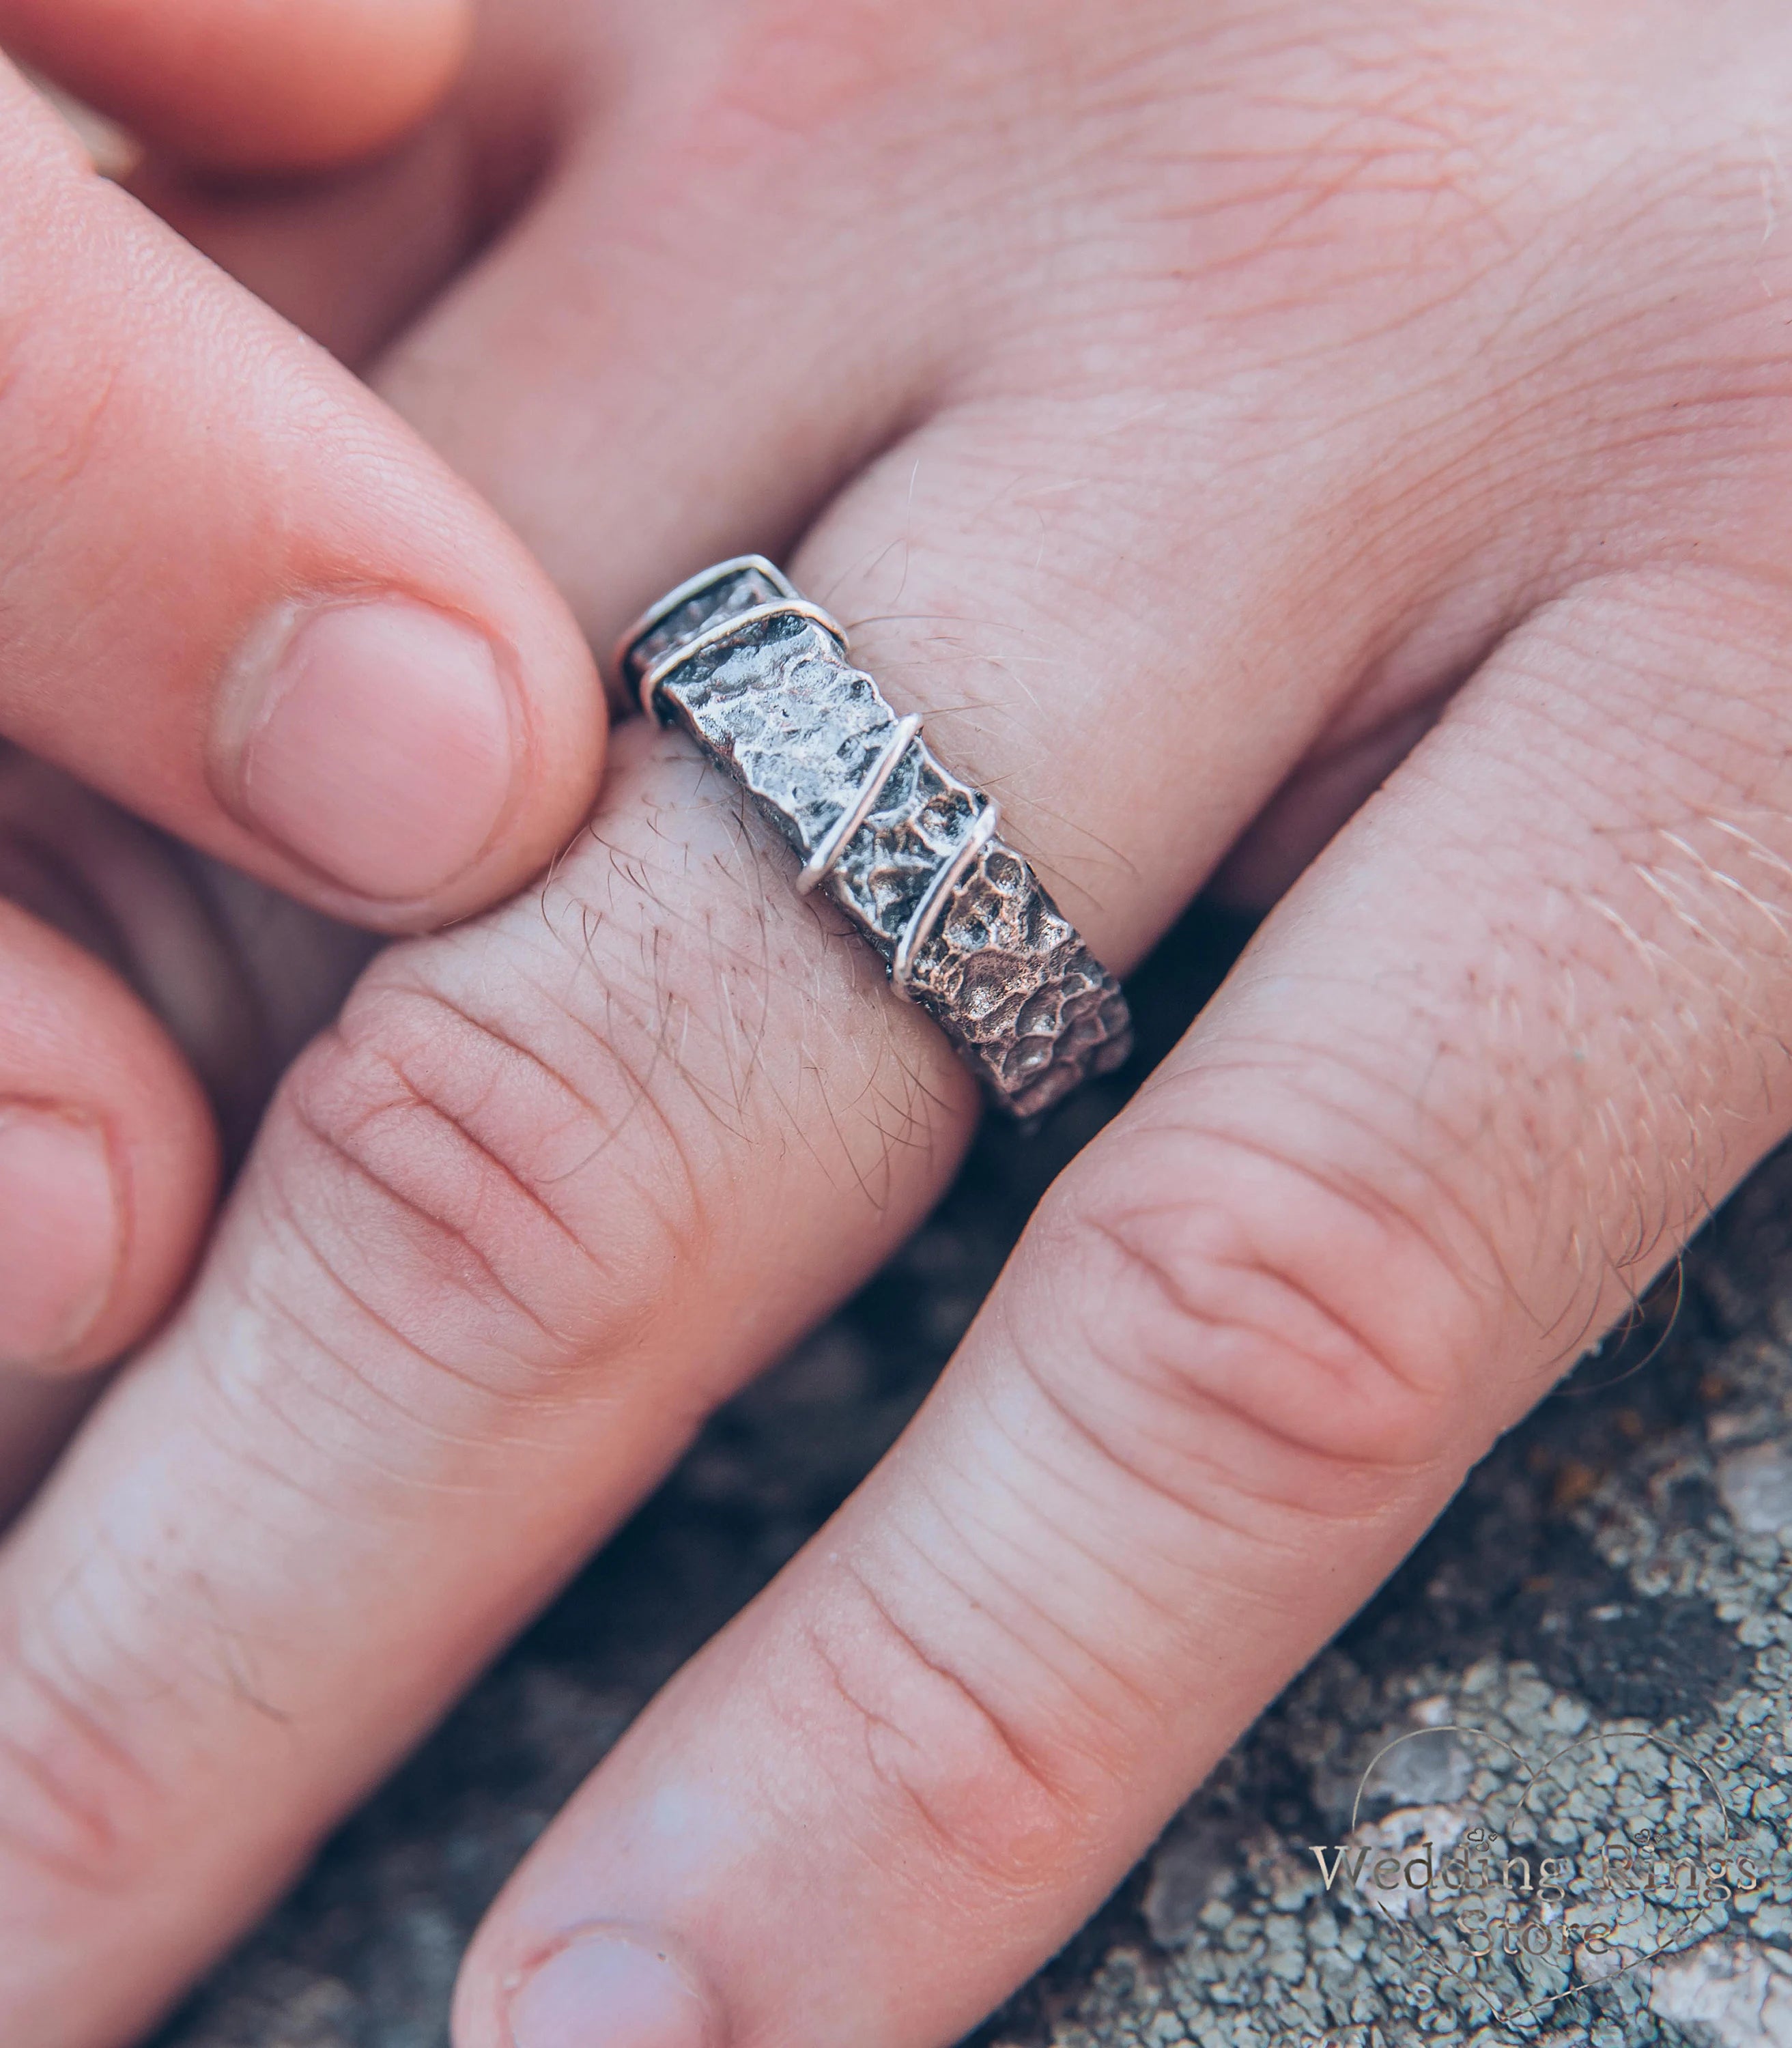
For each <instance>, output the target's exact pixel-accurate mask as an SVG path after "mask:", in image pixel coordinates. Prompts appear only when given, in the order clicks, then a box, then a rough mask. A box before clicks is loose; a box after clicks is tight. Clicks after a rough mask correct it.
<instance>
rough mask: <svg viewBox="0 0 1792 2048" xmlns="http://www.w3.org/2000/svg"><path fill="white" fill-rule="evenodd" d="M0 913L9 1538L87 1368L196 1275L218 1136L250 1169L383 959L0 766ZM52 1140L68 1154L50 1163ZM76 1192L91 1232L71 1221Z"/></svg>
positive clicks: (22, 770) (132, 827)
mask: <svg viewBox="0 0 1792 2048" xmlns="http://www.w3.org/2000/svg"><path fill="white" fill-rule="evenodd" d="M0 902H6V903H10V906H11V910H10V913H9V914H10V915H11V916H12V917H14V920H15V922H14V927H13V929H14V930H15V931H17V933H21V935H22V945H21V946H20V947H16V948H14V951H13V953H12V960H13V971H14V981H15V983H18V987H16V988H15V989H14V991H12V993H11V994H10V995H9V997H8V999H7V1000H6V1003H4V1004H3V1005H0V1011H3V1014H0V1038H3V1039H4V1040H5V1041H6V1043H7V1045H9V1047H10V1051H9V1053H8V1054H7V1056H6V1059H5V1061H4V1062H3V1063H0V1064H3V1065H4V1066H5V1068H6V1081H5V1085H4V1087H0V1098H4V1100H3V1104H0V1120H4V1119H9V1118H10V1131H11V1134H12V1154H11V1158H12V1165H11V1166H10V1168H8V1169H7V1170H6V1173H5V1175H4V1178H5V1181H6V1189H5V1192H4V1193H3V1194H0V1215H3V1216H4V1219H5V1220H4V1221H3V1222H0V1324H5V1325H7V1327H9V1328H10V1330H11V1331H12V1332H13V1334H12V1336H11V1337H10V1339H0V1520H4V1519H9V1518H10V1515H11V1514H12V1512H13V1511H14V1509H15V1508H16V1507H17V1505H18V1504H19V1503H20V1502H21V1501H22V1500H23V1499H25V1496H26V1495H27V1494H28V1492H29V1489H30V1488H31V1487H32V1485H33V1484H35V1483H36V1481H37V1479H38V1478H39V1477H40V1476H41V1474H42V1472H44V1471H45V1470H46V1469H48V1465H49V1464H50V1462H51V1460H52V1457H53V1456H54V1454H55V1453H56V1451H57V1450H58V1449H60V1446H61V1445H62V1444H63V1443H64V1441H66V1439H67V1437H68V1434H69V1433H71V1432H72V1429H73V1428H74V1425H75V1424H76V1422H77V1421H78V1420H79V1418H80V1414H81V1413H82V1411H83V1409H84V1408H85V1407H86V1406H87V1405H88V1404H89V1403H90V1402H91V1400H92V1399H93V1398H94V1396H95V1394H96V1392H97V1391H98V1388H99V1379H100V1378H101V1377H103V1375H95V1373H92V1372H91V1371H83V1367H88V1366H92V1365H97V1364H99V1363H102V1362H103V1361H109V1360H112V1359H114V1358H116V1357H117V1356H118V1355H119V1354H120V1353H121V1352H122V1351H123V1350H125V1349H126V1348H127V1347H128V1346H129V1345H130V1344H134V1343H137V1342H138V1341H140V1340H142V1338H143V1337H144V1336H145V1335H146V1334H147V1333H148V1332H149V1330H150V1329H151V1328H153V1326H154V1325H156V1324H157V1323H158V1322H159V1321H161V1319H162V1317H164V1315H165V1313H166V1311H167V1309H168V1308H169V1305H170V1304H171V1302H172V1301H173V1298H174V1297H175V1295H176V1294H177V1292H178V1291H179V1289H180V1286H181V1285H182V1283H183V1282H184V1281H185V1279H186V1278H187V1277H188V1274H189V1272H190V1270H191V1267H192V1263H193V1260H194V1259H195V1257H196V1254H197V1251H198V1247H199V1241H200V1235H201V1233H202V1232H203V1229H204V1226H205V1224H207V1223H208V1221H209V1220H210V1214H211V1194H212V1190H213V1189H214V1187H215V1183H216V1180H217V1174H218V1161H217V1154H218V1150H219V1143H218V1136H217V1135H214V1131H213V1128H212V1122H213V1118H214V1117H215V1119H217V1121H218V1123H219V1127H220V1135H222V1136H223V1140H224V1145H225V1152H226V1158H227V1162H231V1163H234V1162H236V1161H239V1160H240V1158H241V1157H242V1153H243V1151H244V1150H245V1149H246V1144H247V1140H248V1137H249V1135H250V1132H251V1131H252V1130H253V1127H254V1123H255V1122H256V1121H258V1119H259V1117H260V1115H261V1112H262V1109H263V1108H264V1107H266V1102H267V1098H268V1096H269V1095H270V1093H271V1092H272V1091H273V1085H274V1083H275V1081H276V1080H277V1078H278V1076H279V1075H280V1073H281V1072H283V1071H284V1069H285V1067H286V1065H288V1064H289V1061H290V1060H291V1058H292V1057H293V1054H294V1053H296V1052H297V1049H298V1048H299V1047H300V1046H301V1045H302V1044H304V1041H306V1040H307V1039H308V1038H310V1037H311V1036H312V1034H313V1033H314V1032H315V1031H316V1029H317V1028H318V1026H319V1025H320V1023H321V1022H323V1021H324V1018H326V1017H328V1016H329V1015H332V1014H334V1013H335V1010H336V1008H337V1007H338V1005H339V1003H340V1001H341V999H342V996H343V994H345V993H346V991H347V985H348V983H349V982H350V981H351V980H352V979H353V976H354V972H355V969H356V968H358V967H359V965H360V964H361V963H362V962H363V961H364V960H365V959H366V957H367V951H368V948H369V946H370V944H371V943H372V942H371V941H370V940H369V939H368V938H367V937H366V935H365V934H363V933H358V932H355V931H354V930H352V929H350V928H348V927H346V926H336V925H328V924H326V923H325V921H324V920H322V919H320V918H318V917H315V916H314V915H313V914H312V913H308V912H306V911H304V910H302V909H301V906H298V905H297V904H295V903H293V902H291V901H290V900H289V899H288V898H284V897H280V896H276V895H273V894H269V893H268V892H266V891H264V890H258V889H257V887H256V886H255V885H254V884H253V883H251V882H248V881H247V880H246V879H245V878H244V877H242V876H241V875H236V874H235V872H234V871H231V870H227V869H223V868H216V869H211V868H208V867H205V866H204V863H201V862H200V861H199V859H197V857H196V856H192V855H187V854H186V853H185V852H184V849H181V848H178V847H177V846H176V845H175V844H173V842H172V841H169V840H166V839H165V838H164V837H162V836H161V835H158V834H157V833H155V832H151V831H150V830H149V828H146V827H145V826H142V825H139V824H137V823H136V822H135V821H134V820H132V819H130V818H128V817H126V816H125V815H124V814H123V813H122V812H119V811H117V810H115V809H113V807H112V806H111V805H108V804H106V803H105V802H103V801H102V800H101V799H99V797H95V796H93V795H91V793H89V792H87V790H84V789H82V788H81V787H80V785H79V784H77V783H74V782H70V781H69V780H68V778H66V777H64V776H62V775H59V774H56V772H55V771H54V770H50V769H48V768H46V767H45V766H42V764H41V763H39V762H34V761H33V760H31V759H30V758H29V757H28V756H25V755H22V754H13V755H11V756H10V757H7V756H4V755H0ZM72 948H78V949H79V950H72ZM206 1103H209V1104H210V1106H211V1115H207V1114H206V1113H205V1108H204V1104H206ZM46 1132H47V1133H48V1135H50V1136H52V1137H66V1138H68V1139H69V1140H70V1141H71V1142H69V1143H65V1144H64V1145H61V1146H51V1147H50V1148H48V1157H47V1158H46V1156H45V1150H46V1148H45V1134H46ZM75 1141H80V1142H81V1143H84V1144H87V1145H88V1146H91V1154H84V1153H82V1152H80V1146H79V1145H78V1144H76V1142H75ZM0 1149H3V1148H0ZM72 1153H74V1154H76V1156H78V1157H87V1158H90V1163H91V1158H92V1157H93V1156H95V1155H97V1156H98V1157H99V1158H103V1162H104V1163H105V1164H106V1165H107V1166H108V1167H109V1169H111V1170H110V1175H109V1177H107V1178H105V1179H101V1177H99V1176H98V1175H97V1174H96V1173H90V1174H89V1175H88V1176H87V1177H86V1179H85V1181H83V1177H82V1176H81V1175H80V1174H79V1173H74V1172H72V1170H71V1169H70V1167H69V1166H68V1163H67V1162H68V1160H69V1158H70V1157H71V1154H72ZM58 1157H60V1158H61V1159H62V1160H63V1161H64V1164H63V1165H62V1166H60V1167H58V1166H56V1158H58ZM34 1162H35V1163H34ZM83 1186H84V1189H85V1193H86V1195H87V1198H88V1206H89V1208H90V1209H91V1214H90V1215H89V1216H87V1218H86V1219H85V1220H83V1219H82V1218H81V1217H80V1216H78V1215H76V1214H74V1213H72V1212H73V1210H74V1209H75V1208H77V1207H78V1206H79V1205H80V1197H81V1196H82V1193H83ZM59 1191H60V1192H59ZM121 1254H128V1255H126V1256H121ZM83 1264H84V1266H85V1267H86V1269H87V1270H86V1273H85V1274H84V1276H83ZM102 1294H104V1295H106V1296H107V1299H106V1300H104V1301H100V1300H99V1299H98V1297H99V1296H100V1295H102ZM59 1298H60V1301H62V1302H64V1304H65V1306H64V1308H62V1309H60V1311H59V1310H57V1309H56V1308H55V1306H54V1303H55V1302H56V1300H57V1299H59ZM28 1323H29V1324H31V1325H34V1326H35V1328H36V1331H37V1335H36V1336H35V1337H33V1338H28V1336H27V1335H26V1334H25V1325H27V1324H28ZM46 1324H56V1325H60V1327H61V1328H63V1329H64V1330H67V1329H68V1328H70V1327H71V1325H80V1324H84V1325H85V1328H84V1329H83V1332H82V1334H81V1336H80V1340H79V1341H78V1342H76V1341H69V1340H65V1341H63V1342H60V1343H56V1342H46V1340H45V1337H44V1336H43V1331H44V1328H45V1325H46Z"/></svg>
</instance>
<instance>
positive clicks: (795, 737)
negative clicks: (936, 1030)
mask: <svg viewBox="0 0 1792 2048" xmlns="http://www.w3.org/2000/svg"><path fill="white" fill-rule="evenodd" d="M848 646H849V642H848V638H847V634H846V632H845V630H844V628H843V627H842V626H840V623H838V621H837V620H836V619H833V618H832V617H831V616H830V615H828V613H827V612H826V611H824V610H823V609H822V608H821V607H820V606H819V605H815V604H811V603H809V601H808V600H807V599H805V598H804V597H802V596H801V595H799V594H798V592H797V589H796V588H795V586H794V585H793V584H792V583H791V582H790V580H789V577H787V576H785V574H784V572H782V570H781V569H779V568H776V567H775V566H774V564H772V563H770V562H769V561H767V560H766V559H765V557H763V556H762V555H742V556H738V557H735V560H732V561H727V562H720V563H718V564H716V567H715V568H710V569H705V570H704V572H703V573H702V574H701V575H700V576H692V578H691V579H690V580H688V582H686V583H681V584H680V585H679V586H678V588H677V589H676V590H674V591H671V592H668V593H667V595H665V597H663V598H661V599H660V601H659V603H657V604H656V605H655V606H654V607H653V609H652V610H651V611H648V612H646V613H645V614H644V615H642V617H641V618H640V619H637V620H636V621H635V623H634V625H633V626H630V628H629V630H628V631H627V632H626V634H624V635H623V638H622V641H621V642H620V644H619V646H618V648H617V650H616V667H617V669H618V670H619V673H621V675H622V677H623V681H624V682H625V683H626V685H628V686H629V688H630V689H632V690H633V691H634V692H636V693H637V694H638V696H639V699H640V702H641V706H642V710H643V711H645V712H647V713H648V714H649V716H652V717H657V718H658V719H660V720H662V721H663V722H665V723H667V724H677V725H681V726H682V727H684V728H685V731H688V733H689V734H690V735H692V738H693V739H696V742H697V743H698V745H699V746H700V747H702V749H703V750H704V752H705V753H706V754H708V755H709V757H710V758H712V760H714V761H716V762H718V763H719V764H720V766H722V767H723V768H725V769H727V771H728V773H729V774H731V775H732V776H733V777H734V778H735V781H736V782H739V784H740V785H742V787H743V788H744V789H746V790H747V793H748V794H749V795H750V796H751V797H752V798H753V799H754V801H755V803H756V804H757V805H758V807H759V809H761V810H762V812H763V813H764V814H765V815H766V817H767V818H768V819H769V820H770V821H771V823H772V824H774V826H775V827H776V828H778V831H779V832H782V834H783V836H784V837H785V839H787V840H789V842H790V844H792V845H793V847H794V848H796V850H797V854H798V855H799V856H800V858H801V861H802V863H803V865H802V869H801V873H800V874H799V875H798V876H797V888H798V890H800V891H801V892H802V893H803V894H808V893H809V891H810V890H816V889H820V890H824V892H825V893H826V894H827V895H828V897H829V898H830V899H831V900H832V902H835V903H836V904H838V905H839V906H840V909H841V910H844V912H845V913H846V914H847V915H848V917H850V918H851V920H852V921H853V923H854V924H855V925H856V926H857V927H858V928H859V930H860V932H862V933H863V934H864V936H865V937H867V939H868V940H869V941H871V944H873V945H874V946H875V947H876V948H877V949H878V951H879V953H880V954H881V955H882V957H883V960H884V963H885V965H886V968H888V970H889V973H890V985H891V987H892V989H893V990H894V992H895V993H896V994H897V995H899V996H900V997H902V999H903V1000H904V1001H906V1002H910V1003H917V1004H918V1005H919V1006H920V1007H921V1008H922V1009H923V1010H926V1011H927V1012H928V1014H929V1015H930V1016H931V1017H933V1018H934V1020H935V1021H936V1022H937V1023H938V1024H939V1025H940V1026H941V1028H942V1029H943V1030H944V1031H945V1033H946V1035H947V1036H948V1038H950V1039H951V1040H952V1042H953V1044H954V1045H956V1046H957V1048H958V1049H959V1051H960V1053H963V1054H964V1057H965V1058H966V1059H967V1060H968V1061H969V1063H970V1064H971V1065H972V1068H973V1069H975V1070H976V1073H977V1075H978V1076H979V1079H980V1080H982V1082H983V1086H984V1088H985V1089H986V1091H987V1092H988V1094H989V1096H990V1097H991V1100H993V1101H994V1102H995V1103H996V1104H998V1106H999V1107H1001V1108H1003V1109H1004V1110H1007V1111H1008V1112H1009V1113H1010V1115H1014V1116H1018V1117H1027V1116H1036V1115H1038V1114H1039V1113H1040V1112H1041V1111H1043V1110H1046V1109H1049V1108H1050V1107H1052V1105H1053V1104H1054V1103H1057V1102H1058V1101H1060V1100H1062V1099H1063V1097H1064V1096H1066V1095H1068V1094H1069V1092H1070V1091H1071V1090H1072V1088H1076V1086H1077V1085H1078V1084H1080V1083H1081V1082H1082V1081H1084V1080H1087V1079H1088V1078H1089V1076H1092V1075H1094V1074H1104V1073H1108V1072H1111V1071H1112V1070H1113V1069H1115V1067H1117V1066H1119V1064H1120V1063H1121V1061H1123V1060H1124V1059H1125V1058H1126V1057H1127V1053H1129V1052H1130V1051H1131V1049H1132V1027H1131V1019H1130V1018H1129V1016H1128V1014H1127V1000H1126V997H1125V995H1123V993H1122V991H1121V989H1120V986H1119V983H1118V982H1117V981H1115V979H1114V977H1113V976H1111V974H1109V973H1108V972H1107V969H1106V968H1104V967H1103V966H1102V965H1101V964H1100V962H1099V961H1098V960H1096V958H1095V957H1094V956H1093V955H1092V953H1091V952H1089V949H1088V947H1087V946H1086V945H1085V944H1084V943H1083V941H1082V938H1081V937H1080V935H1079V934H1078V933H1077V931H1076V928H1075V926H1074V925H1072V924H1071V923H1070V921H1069V919H1068V918H1067V917H1065V915H1064V913H1062V911H1061V910H1059V909H1058V907H1057V905H1056V904H1055V903H1054V902H1053V901H1052V899H1051V898H1050V896H1049V894H1047V893H1046V891H1045V887H1044V886H1043V885H1042V884H1041V882H1040V880H1039V878H1038V875H1035V874H1034V871H1033V869H1032V867H1030V865H1029V863H1027V861H1026V859H1025V858H1024V857H1023V856H1022V855H1020V854H1018V853H1017V852H1015V851H1014V848H1012V847H1010V846H1009V845H1007V844H1005V843H1004V842H1003V840H1000V839H999V838H998V837H997V836H996V826H997V822H998V813H997V809H996V805H995V802H994V801H993V800H992V799H991V798H990V797H987V796H986V795H985V794H984V793H983V792H982V791H981V790H979V789H973V788H972V786H971V785H970V784H969V783H968V782H960V780H959V779H958V778H957V777H956V776H955V775H953V774H950V773H949V772H948V770H946V769H945V768H944V767H942V766H941V764H940V762H939V761H938V760H937V758H935V756H934V755H933V752H932V751H931V750H930V749H929V747H928V745H927V743H926V742H925V740H924V739H922V738H921V720H920V719H919V718H918V717H916V716H913V715H912V714H911V715H910V716H908V717H906V718H900V719H899V718H898V717H897V716H896V714H895V712H894V711H892V710H891V708H890V706H889V704H887V703H886V701H885V700H884V698H883V696H882V692H880V691H879V688H878V686H877V685H876V684H875V682H873V681H872V680H871V677H869V676H867V674H866V673H864V671H863V669H855V668H854V667H853V666H852V665H851V662H850V661H848V658H847V656H848Z"/></svg>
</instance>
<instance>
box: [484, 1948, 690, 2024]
mask: <svg viewBox="0 0 1792 2048" xmlns="http://www.w3.org/2000/svg"><path fill="white" fill-rule="evenodd" d="M717 2038H718V2037H717V2035H716V2031H715V2029H714V2026H713V2023H712V2016H711V2014H710V2011H709V2007H708V2005H707V2003H705V2002H704V1999H703V1998H702V1997H701V1996H700V1994H699V1993H698V1992H697V1991H696V1988H694V1986H693V1985H692V1984H691V1982H690V1980H689V1979H688V1978H687V1977H686V1976H685V1974H684V1972H682V1971H681V1970H680V1969H679V1968H678V1967H677V1965H676V1964H674V1963H673V1961H672V1960H671V1958H670V1957H669V1956H668V1955H667V1954H666V1953H665V1951H664V1950H662V1949H657V1948H655V1947H654V1945H652V1944H651V1942H650V1941H646V1940H638V1939H636V1938H635V1937H634V1936H632V1935H630V1934H622V1933H614V1934H590V1935H585V1936H584V1937H581V1938H580V1940H578V1941H575V1942H573V1943H572V1944H571V1945H569V1946H568V1947H566V1948H564V1949H560V1950H559V1951H558V1952H557V1953H556V1954H554V1955H553V1956H550V1957H549V1958H548V1960H547V1961H545V1963H543V1964H542V1965H541V1966H540V1967H539V1968H537V1970H536V1971H535V1972H534V1973H533V1975H532V1976H529V1977H528V1978H527V1979H526V1980H525V1981H524V1983H523V1984H522V1988H521V1989H520V1990H519V1991H518V1992H516V1993H515V1995H514V1996H513V1997H512V1999H511V2000H510V2048H716V2042H717Z"/></svg>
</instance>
